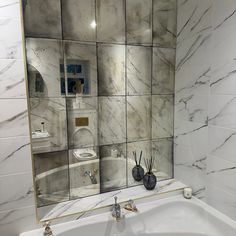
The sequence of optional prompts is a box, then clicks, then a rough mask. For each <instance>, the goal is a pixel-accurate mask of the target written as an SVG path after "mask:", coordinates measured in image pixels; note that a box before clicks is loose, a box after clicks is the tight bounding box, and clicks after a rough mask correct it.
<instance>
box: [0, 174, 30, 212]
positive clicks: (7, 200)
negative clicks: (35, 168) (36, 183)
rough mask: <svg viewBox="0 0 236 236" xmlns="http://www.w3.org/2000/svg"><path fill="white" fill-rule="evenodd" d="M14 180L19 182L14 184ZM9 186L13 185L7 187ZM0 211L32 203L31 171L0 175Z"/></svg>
mask: <svg viewBox="0 0 236 236" xmlns="http://www.w3.org/2000/svg"><path fill="white" fill-rule="evenodd" d="M16 182H18V183H20V184H15V183H16ZM9 186H14V187H12V188H9ZM0 190H1V199H0V211H4V210H12V209H16V208H19V206H21V207H26V206H32V205H33V204H34V196H33V179H32V173H25V174H18V175H7V176H2V177H0Z"/></svg>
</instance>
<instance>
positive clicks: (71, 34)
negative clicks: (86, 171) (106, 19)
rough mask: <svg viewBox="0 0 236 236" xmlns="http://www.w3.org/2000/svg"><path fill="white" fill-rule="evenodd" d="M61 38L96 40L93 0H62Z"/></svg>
mask: <svg viewBox="0 0 236 236" xmlns="http://www.w3.org/2000/svg"><path fill="white" fill-rule="evenodd" d="M62 23H63V38H64V39H71V40H79V41H96V19H95V0H79V1H78V0H62Z"/></svg>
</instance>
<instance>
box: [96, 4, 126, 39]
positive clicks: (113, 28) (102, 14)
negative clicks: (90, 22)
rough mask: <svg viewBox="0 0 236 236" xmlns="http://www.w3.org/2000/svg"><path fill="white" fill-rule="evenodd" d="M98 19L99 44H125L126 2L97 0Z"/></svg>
mask: <svg viewBox="0 0 236 236" xmlns="http://www.w3.org/2000/svg"><path fill="white" fill-rule="evenodd" d="M96 17H97V25H98V27H97V40H98V41H99V42H109V43H112V42H113V43H114V42H116V43H124V42H125V1H124V0H116V1H113V0H97V2H96Z"/></svg>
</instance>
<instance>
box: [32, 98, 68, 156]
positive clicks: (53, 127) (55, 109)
mask: <svg viewBox="0 0 236 236" xmlns="http://www.w3.org/2000/svg"><path fill="white" fill-rule="evenodd" d="M30 117H31V130H32V132H35V131H37V130H42V129H44V131H45V132H48V135H49V144H48V145H44V146H45V147H44V146H41V145H39V143H38V142H37V137H35V139H34V136H32V148H33V153H39V152H49V151H59V150H64V149H66V148H67V120H66V105H65V99H64V98H30ZM42 122H44V128H42Z"/></svg>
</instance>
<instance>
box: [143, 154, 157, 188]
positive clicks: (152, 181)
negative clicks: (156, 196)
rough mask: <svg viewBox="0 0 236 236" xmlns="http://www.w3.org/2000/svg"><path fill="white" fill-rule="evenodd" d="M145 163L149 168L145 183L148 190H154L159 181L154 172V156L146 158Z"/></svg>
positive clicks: (144, 179)
mask: <svg viewBox="0 0 236 236" xmlns="http://www.w3.org/2000/svg"><path fill="white" fill-rule="evenodd" d="M144 163H145V166H146V168H147V173H146V174H145V175H144V177H143V185H144V187H145V188H146V189H147V190H153V189H154V188H155V187H156V183H157V178H156V176H155V175H154V174H153V172H152V169H153V165H154V158H153V157H151V159H144Z"/></svg>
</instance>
